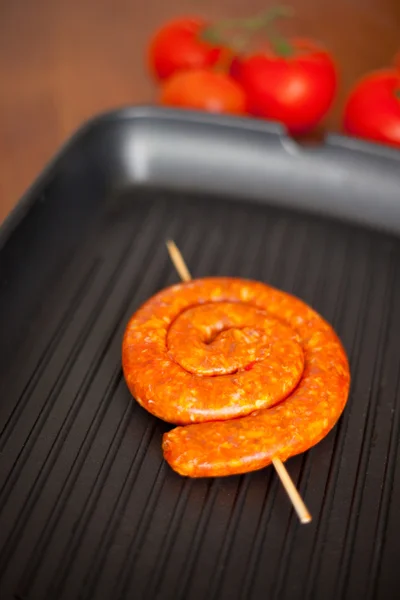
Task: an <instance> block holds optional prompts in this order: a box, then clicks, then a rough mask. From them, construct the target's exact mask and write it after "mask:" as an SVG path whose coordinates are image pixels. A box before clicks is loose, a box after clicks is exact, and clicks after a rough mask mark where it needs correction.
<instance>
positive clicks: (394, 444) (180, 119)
mask: <svg viewBox="0 0 400 600" xmlns="http://www.w3.org/2000/svg"><path fill="white" fill-rule="evenodd" d="M399 158H400V154H399V153H397V152H395V151H391V150H387V149H384V148H381V147H379V146H375V145H369V144H363V143H359V142H355V141H352V140H349V139H346V138H339V137H338V138H331V139H328V140H327V141H326V143H324V144H322V145H320V146H318V147H309V148H304V147H299V146H298V145H297V144H296V143H295V142H293V141H291V140H290V139H289V138H288V137H287V136H286V135H285V133H284V132H283V130H281V129H280V128H279V127H278V126H277V125H274V124H268V123H267V124H266V123H261V122H255V121H250V120H249V121H247V120H235V119H222V118H217V117H211V116H206V115H198V114H192V113H179V112H174V111H162V110H157V109H149V108H136V109H128V110H124V111H119V112H117V113H114V114H111V115H106V116H104V117H101V118H99V119H96V120H95V121H93V122H91V123H89V124H88V125H87V126H85V127H84V128H83V129H82V130H81V131H79V132H78V133H77V135H76V136H75V137H74V138H73V139H72V141H71V142H70V143H69V144H68V145H67V146H66V147H65V148H64V149H63V150H62V152H61V153H60V155H59V156H58V157H57V158H56V159H55V161H54V162H53V163H52V164H51V165H50V166H49V168H48V169H47V170H46V172H45V173H44V174H43V175H42V176H41V177H40V178H39V180H38V182H37V183H36V184H35V185H34V186H33V188H32V189H31V190H30V191H29V192H28V194H27V196H26V197H25V198H24V199H23V200H22V202H21V203H20V204H19V206H18V207H17V209H16V210H15V211H14V213H13V214H12V215H11V217H10V218H9V219H8V221H7V222H6V223H5V225H4V226H3V228H2V232H1V240H0V241H1V250H0V260H1V281H0V292H1V293H0V327H1V329H0V330H1V348H0V373H1V395H0V427H1V437H0V478H1V491H0V581H1V583H0V586H1V588H0V589H1V592H0V598H1V599H2V600H8V599H19V600H33V599H40V600H47V599H50V598H51V599H57V600H63V599H67V600H69V599H78V598H79V599H82V600H84V599H99V600H102V599H106V600H108V599H112V600H122V599H129V600H131V599H133V600H154V599H158V600H206V599H207V600H248V599H249V600H273V599H276V600H277V599H279V600H292V599H294V600H297V599H299V600H303V599H310V600H311V599H313V600H319V599H323V600H331V599H332V600H338V599H346V600H347V599H348V600H353V599H355V598H362V599H365V600H369V599H373V598H374V599H375V598H377V599H387V598H398V597H399V592H398V590H399V584H400V574H399V569H398V565H397V562H398V557H399V556H400V536H399V528H400V517H399V506H400V466H399V464H398V461H397V458H398V456H399V431H400V394H399V373H400V371H399V367H400V351H399V346H400V264H399V257H400V242H399V237H398V236H399V234H400V160H399ZM167 238H173V239H174V240H175V241H176V242H177V244H178V246H179V247H180V248H181V250H182V252H183V254H184V256H185V258H186V261H187V263H188V265H189V268H190V270H191V272H192V274H193V275H194V276H206V275H231V276H240V277H248V278H253V279H258V280H261V281H265V282H268V283H270V284H272V285H274V286H277V287H280V288H282V289H284V290H287V291H289V292H292V293H294V294H296V295H298V296H300V297H301V298H303V299H304V300H305V301H306V302H308V303H309V304H311V305H312V306H313V307H315V308H316V309H317V310H318V311H319V312H320V313H321V314H322V315H323V316H324V317H325V318H326V319H328V320H329V321H330V322H331V323H332V324H333V325H334V327H335V328H336V330H337V331H338V333H339V335H340V336H341V338H342V340H343V343H344V345H345V347H346V349H347V351H348V354H349V357H350V361H351V369H352V376H353V383H352V391H351V396H350V399H349V402H348V405H347V408H346V410H345V412H344V414H343V416H342V418H341V419H340V421H339V423H338V425H337V426H336V427H335V428H334V430H333V431H332V432H331V433H330V434H329V435H328V436H327V437H326V438H325V439H324V440H323V441H322V442H321V443H320V444H319V445H318V446H316V447H314V448H313V449H312V450H310V451H309V452H307V453H305V454H304V455H301V456H298V457H295V458H293V459H291V460H289V461H288V463H287V468H288V470H289V472H290V474H291V475H292V477H293V479H294V481H295V482H296V484H297V485H298V487H299V489H300V492H301V494H302V496H303V497H304V499H305V501H306V503H307V505H308V507H309V508H310V511H311V512H312V515H313V521H312V523H311V524H310V525H308V526H301V525H299V523H298V521H297V518H296V516H295V514H294V512H293V510H292V508H291V506H290V504H289V501H288V499H287V498H286V495H285V493H284V491H283V490H282V489H281V486H280V484H279V481H278V479H277V477H276V475H275V473H274V472H273V469H272V468H266V469H264V470H262V471H259V472H256V473H253V474H248V475H245V476H241V477H230V478H221V479H215V480H207V479H204V480H189V479H184V478H181V477H180V476H178V475H177V474H175V473H174V472H173V471H172V470H171V469H170V468H169V467H168V466H167V465H166V464H165V463H164V462H163V459H162V455H161V447H160V443H161V436H162V433H163V432H164V431H166V429H167V428H168V425H167V424H165V423H162V422H161V421H159V420H157V419H155V418H154V417H152V416H151V415H149V414H147V413H146V412H145V411H144V410H142V409H141V408H140V407H139V406H138V405H137V404H136V403H135V402H133V401H132V399H131V397H130V395H129V393H128V391H127V388H126V386H125V384H124V381H123V377H122V373H121V365H120V349H121V338H122V334H123V331H124V328H125V325H126V323H127V320H128V318H129V316H130V315H131V313H132V312H133V311H134V310H135V309H136V308H137V307H138V306H139V305H140V304H141V303H142V302H143V301H144V300H145V299H147V298H148V297H149V296H151V295H152V294H153V293H155V292H156V291H157V290H159V289H160V288H163V287H165V286H167V285H169V284H171V283H173V282H175V281H177V276H176V274H175V272H174V269H173V267H172V266H171V264H170V262H169V260H168V257H167V253H166V249H165V240H166V239H167Z"/></svg>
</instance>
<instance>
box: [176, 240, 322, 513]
mask: <svg viewBox="0 0 400 600" xmlns="http://www.w3.org/2000/svg"><path fill="white" fill-rule="evenodd" d="M167 248H168V252H169V255H170V257H171V261H172V264H173V265H174V267H175V269H176V271H177V273H178V275H179V277H180V278H181V279H182V281H190V280H191V279H192V277H191V275H190V272H189V269H188V268H187V266H186V263H185V261H184V260H183V256H182V254H181V253H180V251H179V249H178V248H177V246H176V244H175V242H173V241H172V240H168V241H167ZM272 464H273V465H274V467H275V470H276V472H277V474H278V476H279V479H280V480H281V483H282V485H283V487H284V488H285V491H286V493H287V495H288V496H289V498H290V501H291V503H292V505H293V508H294V509H295V511H296V513H297V516H298V517H299V519H300V522H301V523H309V522H310V521H311V515H310V513H309V511H308V509H307V507H306V505H305V504H304V501H303V499H302V497H301V496H300V494H299V492H298V491H297V489H296V486H295V485H294V483H293V481H292V479H291V477H290V475H289V473H288V472H287V470H286V467H285V465H284V464H283V462H282V461H281V460H280V458H273V459H272Z"/></svg>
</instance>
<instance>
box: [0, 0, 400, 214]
mask: <svg viewBox="0 0 400 600" xmlns="http://www.w3.org/2000/svg"><path fill="white" fill-rule="evenodd" d="M268 4H271V3H268V2H265V1H262V0H248V2H247V3H245V2H243V1H242V0H219V1H218V2H215V1H213V0H202V2H200V1H199V0H186V2H185V1H184V0H171V1H170V2H162V1H161V0H146V2H139V1H138V0H68V2H67V1H66V0H34V1H32V0H12V1H7V0H0V73H1V80H0V109H1V110H0V164H1V180H0V221H2V220H3V219H4V217H5V216H6V214H7V213H8V212H9V211H10V209H11V208H12V207H13V206H14V204H15V203H16V202H17V201H18V199H19V198H20V196H21V194H22V193H23V192H24V191H25V190H26V188H27V187H28V186H29V185H30V183H31V182H32V181H33V180H34V179H35V177H36V176H37V174H38V173H39V172H40V170H41V169H42V168H43V166H44V165H45V163H46V162H47V161H48V160H49V159H50V158H51V156H52V155H53V153H54V152H55V151H56V150H57V149H58V148H59V146H60V144H61V143H62V142H63V141H64V140H65V139H66V138H67V137H68V136H69V135H70V134H71V133H72V132H73V131H74V130H75V129H76V128H77V127H78V126H79V125H80V124H81V123H82V122H83V121H84V120H85V119H87V118H89V117H91V116H92V115H94V114H96V113H98V112H101V111H104V110H107V109H110V108H114V107H118V106H122V105H127V104H137V103H148V102H152V100H153V98H154V87H153V84H152V82H151V80H150V79H149V77H148V74H147V71H146V65H145V61H144V52H145V48H146V42H147V40H148V37H149V35H150V34H151V32H152V31H153V30H154V28H155V27H157V26H159V25H160V24H161V23H162V22H163V21H165V20H166V19H169V18H171V17H174V16H178V15H182V14H200V15H203V16H206V17H208V18H211V19H213V18H221V17H227V16H245V15H247V14H250V13H253V12H256V11H261V10H264V9H265V8H266V7H267V6H268ZM273 4H275V3H273ZM291 4H292V5H293V6H295V8H296V11H297V17H296V18H295V19H294V21H293V23H291V24H290V26H289V30H290V29H292V30H293V31H296V32H297V33H301V34H303V35H309V36H312V37H315V38H317V39H320V40H321V41H323V42H324V43H325V44H326V45H327V46H328V47H330V48H331V50H332V51H333V52H334V53H335V54H336V56H337V59H338V62H339V65H340V68H341V88H340V93H339V98H338V100H337V103H336V106H335V108H334V110H333V111H332V113H331V114H330V115H329V117H328V118H327V120H326V123H325V126H326V128H328V129H331V130H332V129H333V130H338V129H340V113H341V109H342V106H343V99H344V96H345V94H346V92H347V91H348V89H349V87H350V85H351V84H352V82H353V81H354V80H355V79H356V78H357V77H358V76H360V75H361V74H362V73H364V72H365V71H367V70H371V69H375V68H380V67H383V66H385V65H386V64H388V63H389V61H390V60H391V58H392V56H393V54H394V53H395V52H396V50H398V48H399V47H400V2H399V1H398V0H333V1H332V2H326V1H325V0H293V1H292V2H291ZM245 5H247V7H246V6H245Z"/></svg>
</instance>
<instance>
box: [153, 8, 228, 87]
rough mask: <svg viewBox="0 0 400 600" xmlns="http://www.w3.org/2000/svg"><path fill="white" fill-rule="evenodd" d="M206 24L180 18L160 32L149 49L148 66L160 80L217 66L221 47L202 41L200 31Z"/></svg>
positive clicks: (201, 21)
mask: <svg viewBox="0 0 400 600" xmlns="http://www.w3.org/2000/svg"><path fill="white" fill-rule="evenodd" d="M206 26H207V23H206V21H203V20H202V19H197V18H181V19H177V20H175V21H171V22H170V23H167V24H166V25H164V26H163V27H161V29H159V30H158V31H157V32H156V33H155V35H154V37H153V39H152V40H151V42H150V46H149V63H150V68H151V70H152V71H153V73H154V75H155V76H156V78H157V79H166V78H167V77H170V76H171V75H172V74H173V73H175V72H176V71H182V70H185V69H197V68H203V67H210V66H212V65H214V64H215V63H216V62H217V60H218V58H219V55H220V48H217V47H214V46H212V45H211V44H208V43H207V42H205V41H203V40H202V39H201V37H200V35H201V32H202V30H203V29H205V27H206Z"/></svg>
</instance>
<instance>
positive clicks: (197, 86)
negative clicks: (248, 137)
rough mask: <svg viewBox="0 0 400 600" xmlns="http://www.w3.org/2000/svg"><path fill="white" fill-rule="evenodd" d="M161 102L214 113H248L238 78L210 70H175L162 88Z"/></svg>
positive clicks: (166, 104)
mask: <svg viewBox="0 0 400 600" xmlns="http://www.w3.org/2000/svg"><path fill="white" fill-rule="evenodd" d="M160 102H161V104H163V105H165V106H175V107H180V108H192V109H197V110H206V111H208V112H213V113H228V114H236V115H240V114H245V112H246V97H245V94H244V92H243V90H242V89H241V88H240V86H239V85H238V84H237V83H236V81H235V80H234V79H232V77H230V75H227V74H226V73H222V72H219V71H210V70H207V69H195V70H193V71H180V72H178V73H175V75H173V76H172V77H170V78H169V79H168V80H167V81H166V82H165V83H164V84H163V86H162V87H161V93H160Z"/></svg>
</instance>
